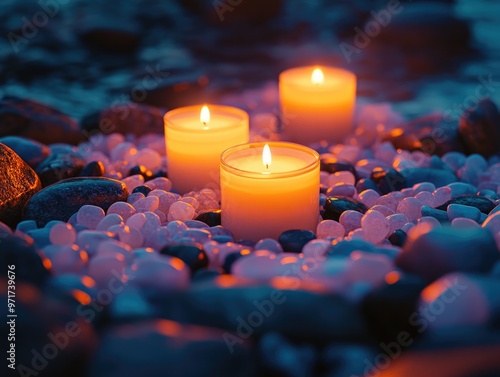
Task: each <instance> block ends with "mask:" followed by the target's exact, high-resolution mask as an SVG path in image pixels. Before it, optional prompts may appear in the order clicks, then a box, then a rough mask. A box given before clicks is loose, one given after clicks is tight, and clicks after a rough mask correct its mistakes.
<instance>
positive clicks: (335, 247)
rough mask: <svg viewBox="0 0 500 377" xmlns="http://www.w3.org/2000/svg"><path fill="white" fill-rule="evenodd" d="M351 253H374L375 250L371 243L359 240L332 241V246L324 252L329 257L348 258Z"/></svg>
mask: <svg viewBox="0 0 500 377" xmlns="http://www.w3.org/2000/svg"><path fill="white" fill-rule="evenodd" d="M353 251H366V252H369V253H374V252H376V251H377V248H376V247H375V245H373V244H372V243H370V242H368V241H365V240H361V239H356V238H353V239H350V240H345V239H342V240H334V241H332V246H331V247H330V249H328V251H327V252H326V255H327V256H329V257H348V256H349V255H351V253H352V252H353Z"/></svg>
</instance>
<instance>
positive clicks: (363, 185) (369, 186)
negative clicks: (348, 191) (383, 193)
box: [355, 178, 380, 193]
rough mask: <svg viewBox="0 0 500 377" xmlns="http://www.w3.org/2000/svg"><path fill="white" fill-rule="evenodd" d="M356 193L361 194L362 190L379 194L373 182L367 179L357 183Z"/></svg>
mask: <svg viewBox="0 0 500 377" xmlns="http://www.w3.org/2000/svg"><path fill="white" fill-rule="evenodd" d="M355 188H356V191H357V192H363V191H364V190H374V191H377V192H378V193H380V190H379V189H378V187H377V185H376V184H375V182H373V181H372V180H371V179H369V178H361V179H360V180H359V181H358V182H357V183H356V186H355Z"/></svg>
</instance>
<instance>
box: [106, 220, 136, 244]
mask: <svg viewBox="0 0 500 377" xmlns="http://www.w3.org/2000/svg"><path fill="white" fill-rule="evenodd" d="M108 231H109V232H111V233H115V234H116V235H118V238H119V239H120V241H121V242H123V243H125V244H127V245H129V246H130V247H131V248H132V249H135V248H137V247H141V246H142V245H143V243H144V237H143V236H142V234H141V232H140V231H139V230H138V229H136V228H134V227H130V226H128V225H113V226H111V227H109V229H108Z"/></svg>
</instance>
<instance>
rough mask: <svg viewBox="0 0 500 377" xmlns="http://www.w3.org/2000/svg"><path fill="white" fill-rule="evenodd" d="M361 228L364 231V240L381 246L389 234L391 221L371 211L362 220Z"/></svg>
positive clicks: (377, 212)
mask: <svg viewBox="0 0 500 377" xmlns="http://www.w3.org/2000/svg"><path fill="white" fill-rule="evenodd" d="M361 227H362V228H363V230H364V239H365V240H367V241H369V242H372V243H374V244H379V243H381V242H382V241H383V240H385V238H386V237H387V236H388V234H389V229H390V226H389V221H388V220H387V218H386V217H385V215H384V214H383V213H381V212H379V211H376V210H373V209H370V210H368V211H367V212H366V213H365V214H364V215H363V217H362V218H361Z"/></svg>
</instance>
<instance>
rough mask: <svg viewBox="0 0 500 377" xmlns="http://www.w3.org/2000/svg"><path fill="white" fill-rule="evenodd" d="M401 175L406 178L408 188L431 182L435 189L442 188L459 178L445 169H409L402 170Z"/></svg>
mask: <svg viewBox="0 0 500 377" xmlns="http://www.w3.org/2000/svg"><path fill="white" fill-rule="evenodd" d="M401 174H402V175H403V176H404V177H405V178H406V182H407V185H408V186H414V185H416V184H418V183H420V182H429V183H432V184H433V185H434V186H435V187H442V186H446V185H449V184H450V183H454V182H456V181H457V177H456V175H455V174H453V172H451V171H449V170H443V169H433V168H407V169H403V170H401Z"/></svg>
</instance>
